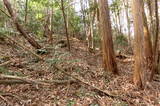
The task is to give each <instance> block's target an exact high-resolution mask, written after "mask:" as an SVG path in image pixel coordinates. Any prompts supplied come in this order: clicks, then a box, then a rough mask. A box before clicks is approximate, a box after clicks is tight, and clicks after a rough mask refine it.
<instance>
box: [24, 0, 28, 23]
mask: <svg viewBox="0 0 160 106" xmlns="http://www.w3.org/2000/svg"><path fill="white" fill-rule="evenodd" d="M27 16H28V0H26V7H25V23H27Z"/></svg>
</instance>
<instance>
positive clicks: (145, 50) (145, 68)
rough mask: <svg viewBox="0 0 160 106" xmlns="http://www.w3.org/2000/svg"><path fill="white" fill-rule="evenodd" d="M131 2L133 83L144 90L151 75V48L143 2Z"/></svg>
mask: <svg viewBox="0 0 160 106" xmlns="http://www.w3.org/2000/svg"><path fill="white" fill-rule="evenodd" d="M132 1H133V4H132V11H133V20H134V23H133V24H134V34H135V45H134V52H135V70H134V75H133V81H134V83H135V85H137V86H138V87H141V88H144V87H145V86H146V83H147V82H148V81H149V77H150V75H151V68H150V65H151V66H152V59H151V60H150V58H152V46H151V41H150V40H151V39H150V35H149V30H148V25H147V19H146V16H145V13H144V4H143V0H132ZM148 59H149V61H148Z"/></svg>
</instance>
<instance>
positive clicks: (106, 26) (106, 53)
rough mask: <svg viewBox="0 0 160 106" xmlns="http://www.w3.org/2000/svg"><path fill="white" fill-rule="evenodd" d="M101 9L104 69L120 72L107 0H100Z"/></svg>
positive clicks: (115, 72)
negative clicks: (116, 60)
mask: <svg viewBox="0 0 160 106" xmlns="http://www.w3.org/2000/svg"><path fill="white" fill-rule="evenodd" d="M99 10H100V30H101V31H100V32H101V36H102V37H101V38H102V52H103V62H104V69H105V70H107V71H110V72H113V73H114V74H118V69H117V64H116V62H115V54H114V49H113V41H112V29H111V22H110V16H109V7H108V1H107V0H99Z"/></svg>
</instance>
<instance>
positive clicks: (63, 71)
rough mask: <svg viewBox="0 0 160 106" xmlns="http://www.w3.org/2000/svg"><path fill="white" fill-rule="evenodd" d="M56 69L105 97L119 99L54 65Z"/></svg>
mask: <svg viewBox="0 0 160 106" xmlns="http://www.w3.org/2000/svg"><path fill="white" fill-rule="evenodd" d="M54 67H55V68H56V69H57V70H59V71H61V72H62V73H64V74H66V75H68V76H70V77H72V78H73V79H76V80H78V81H80V82H82V83H83V84H85V85H88V86H90V87H92V88H94V89H96V90H98V91H99V92H101V93H103V94H105V95H107V96H109V97H111V98H115V97H116V98H117V96H115V95H112V94H111V93H109V92H108V91H103V90H101V89H100V88H98V87H96V86H93V85H91V84H89V83H87V82H86V81H84V80H82V79H80V78H78V77H75V76H73V75H71V74H68V73H67V72H65V70H63V69H61V68H60V67H59V66H56V65H54Z"/></svg>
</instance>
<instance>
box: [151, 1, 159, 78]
mask: <svg viewBox="0 0 160 106" xmlns="http://www.w3.org/2000/svg"><path fill="white" fill-rule="evenodd" d="M155 16H156V30H155V39H154V42H153V64H154V67H153V71H152V75H151V78H150V80H152V79H153V76H154V74H155V73H156V72H158V58H159V56H158V49H159V47H158V44H159V42H158V38H159V37H158V36H159V17H158V0H155Z"/></svg>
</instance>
